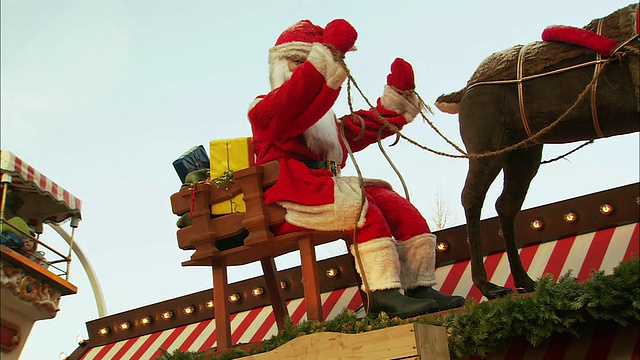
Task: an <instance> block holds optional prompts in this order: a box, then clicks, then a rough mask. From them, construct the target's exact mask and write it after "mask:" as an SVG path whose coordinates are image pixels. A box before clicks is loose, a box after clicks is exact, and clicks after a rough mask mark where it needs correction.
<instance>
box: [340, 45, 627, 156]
mask: <svg viewBox="0 0 640 360" xmlns="http://www.w3.org/2000/svg"><path fill="white" fill-rule="evenodd" d="M636 37H637V35H636V36H634V37H633V38H631V39H629V40H627V41H626V42H625V43H623V44H622V45H621V46H619V47H618V48H617V49H616V50H614V52H613V53H612V54H616V55H617V56H611V57H609V58H607V59H606V60H601V61H599V62H598V61H590V62H587V63H583V64H578V65H574V66H571V67H568V68H563V69H558V70H553V71H549V72H546V73H541V74H535V75H531V76H526V77H523V78H522V79H520V80H498V81H491V82H481V83H475V84H473V85H471V87H474V86H479V85H497V84H513V83H516V82H518V81H527V80H532V79H535V78H539V77H542V76H546V75H552V74H556V73H559V72H564V71H568V70H572V69H576V68H580V67H584V66H588V65H593V64H596V63H602V66H600V68H599V69H598V71H597V73H594V76H593V78H592V80H591V81H590V82H589V83H588V84H587V85H586V87H585V89H584V90H583V91H582V92H581V93H580V94H579V95H578V98H577V99H576V101H575V102H574V103H573V105H571V106H570V107H569V108H568V109H567V110H566V111H565V112H564V113H563V114H562V115H561V116H560V117H558V118H557V119H556V120H555V121H554V122H552V123H551V124H549V125H547V126H546V127H544V128H542V129H540V130H539V131H538V132H536V133H535V134H533V135H532V136H531V137H528V138H526V139H524V140H522V141H520V142H518V143H516V144H514V145H511V146H509V147H506V148H503V149H500V150H496V151H489V152H484V153H479V154H467V153H465V152H464V151H463V150H462V149H460V148H459V147H458V146H455V144H453V143H452V142H451V141H450V140H449V139H447V138H446V137H445V136H443V135H442V134H441V133H440V132H439V131H437V133H438V134H439V135H440V136H441V137H442V138H443V139H445V141H447V143H449V144H450V145H452V146H453V147H454V148H456V150H458V151H459V152H460V153H462V155H455V154H449V153H445V152H442V151H437V150H434V149H431V148H429V147H427V146H425V145H422V144H420V143H419V142H417V141H415V140H413V139H411V138H409V137H407V136H406V135H404V134H403V133H402V132H401V131H399V130H397V128H396V127H395V126H393V125H391V124H389V123H388V122H387V120H386V119H384V118H383V117H382V116H381V115H380V114H379V113H378V112H377V111H376V110H375V107H374V106H373V104H372V103H371V102H370V101H369V99H368V98H367V97H366V95H364V93H363V92H362V90H361V89H360V87H359V86H358V84H357V82H356V81H355V79H354V78H353V76H351V74H350V72H349V71H348V69H347V73H348V74H349V75H348V80H349V82H348V83H347V85H348V86H347V90H348V103H349V108H350V110H351V112H352V113H353V105H352V99H351V91H350V86H351V83H352V84H353V86H355V88H356V89H357V90H358V92H359V93H360V95H361V96H362V97H363V99H364V100H365V101H366V102H367V104H368V105H369V107H371V108H372V109H373V111H374V113H375V114H376V116H377V117H378V119H379V120H380V121H382V122H383V123H385V124H387V125H388V127H389V129H391V130H392V131H394V132H396V133H397V134H398V136H400V137H401V138H403V139H405V140H407V141H408V142H409V143H411V144H413V145H415V146H417V147H419V148H421V149H423V150H427V151H429V152H432V153H434V154H436V155H441V156H445V157H451V158H468V159H481V158H485V157H489V156H498V155H502V154H505V153H507V152H511V151H514V150H517V149H519V148H522V147H525V146H526V145H529V144H530V143H535V142H537V141H538V139H540V137H542V136H543V135H545V134H547V133H548V132H549V131H551V130H552V129H553V128H555V127H556V126H557V125H558V124H559V123H560V122H562V121H563V120H565V119H566V117H567V116H568V115H569V114H570V113H571V112H572V111H573V110H574V109H575V108H576V107H577V106H578V105H579V104H580V103H581V102H582V101H583V100H584V98H585V97H586V96H587V94H588V93H589V91H591V90H592V87H593V85H594V82H595V81H596V80H597V79H598V78H599V76H600V74H602V72H603V71H604V69H605V68H606V65H608V64H609V63H610V62H612V61H614V60H620V59H622V57H624V56H626V55H628V52H622V53H620V52H618V51H619V50H620V49H622V48H623V47H625V46H624V45H625V44H626V43H628V42H629V41H631V40H633V39H634V38H636ZM625 48H626V47H625ZM631 52H634V53H635V52H637V50H635V51H631ZM341 62H342V64H343V66H346V65H344V61H341ZM413 93H415V94H416V95H417V96H418V98H419V99H420V97H419V95H418V94H417V92H415V91H413ZM420 101H422V100H421V99H420ZM420 115H421V116H422V117H423V119H425V121H427V122H428V123H429V124H430V125H431V126H432V128H435V126H433V125H432V123H431V122H430V121H429V120H428V117H427V116H426V115H425V111H424V110H422V109H420Z"/></svg>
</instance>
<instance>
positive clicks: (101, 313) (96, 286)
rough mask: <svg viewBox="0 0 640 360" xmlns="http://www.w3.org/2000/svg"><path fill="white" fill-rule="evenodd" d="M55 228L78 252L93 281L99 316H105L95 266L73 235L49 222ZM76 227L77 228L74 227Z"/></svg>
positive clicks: (105, 310)
mask: <svg viewBox="0 0 640 360" xmlns="http://www.w3.org/2000/svg"><path fill="white" fill-rule="evenodd" d="M48 225H49V226H51V227H52V228H53V230H55V231H56V232H57V233H58V234H60V236H62V238H63V239H64V240H65V241H66V242H67V243H68V244H69V247H70V248H71V249H72V250H73V252H75V253H76V256H78V260H80V263H81V264H82V267H83V268H84V271H85V273H86V274H87V277H88V278H89V282H90V283H91V289H92V290H93V297H95V299H96V305H97V307H98V316H100V317H104V316H106V315H107V309H106V306H105V301H104V296H103V295H102V289H100V283H98V279H97V278H96V275H95V273H94V272H93V268H92V267H91V264H90V263H89V260H87V258H86V256H84V253H83V252H82V250H81V249H80V247H79V246H78V244H77V243H74V242H73V240H72V237H71V236H70V235H69V234H68V233H67V232H66V231H65V230H64V229H63V228H62V227H60V225H58V224H48ZM74 229H75V228H74Z"/></svg>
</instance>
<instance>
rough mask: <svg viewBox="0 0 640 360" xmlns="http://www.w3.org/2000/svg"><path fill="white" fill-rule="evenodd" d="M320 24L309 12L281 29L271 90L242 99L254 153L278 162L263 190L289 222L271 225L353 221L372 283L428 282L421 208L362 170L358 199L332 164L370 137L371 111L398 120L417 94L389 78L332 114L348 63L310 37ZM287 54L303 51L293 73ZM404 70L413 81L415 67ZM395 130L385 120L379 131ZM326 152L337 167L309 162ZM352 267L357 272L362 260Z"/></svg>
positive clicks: (405, 117)
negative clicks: (343, 112)
mask: <svg viewBox="0 0 640 360" xmlns="http://www.w3.org/2000/svg"><path fill="white" fill-rule="evenodd" d="M323 30H324V29H322V28H321V27H319V26H317V25H314V24H312V23H311V22H310V21H308V20H304V21H301V22H298V23H296V24H294V25H293V26H292V27H290V28H289V29H287V30H285V32H284V33H283V34H282V35H281V36H280V37H279V39H278V41H277V42H276V45H275V46H274V47H273V48H272V49H271V50H270V54H269V62H270V65H271V83H272V89H273V90H272V91H271V92H270V93H268V94H266V95H262V96H258V97H257V98H256V100H255V101H254V102H253V103H252V104H251V106H250V109H249V120H250V122H251V127H252V131H253V143H254V148H255V152H256V155H257V160H256V163H258V164H263V163H266V162H269V161H272V160H277V161H278V162H279V163H280V173H279V176H278V180H277V182H276V183H275V184H274V185H273V186H272V187H271V188H269V189H267V190H266V191H265V202H266V203H267V204H272V203H277V204H279V205H281V206H282V207H284V208H285V209H286V210H287V214H286V221H287V223H286V224H284V225H283V226H282V227H280V228H278V229H276V231H277V232H278V233H279V234H282V233H285V232H288V231H293V230H296V229H299V228H307V229H316V230H324V231H330V230H346V231H349V232H351V233H353V231H354V227H355V226H356V224H357V226H358V231H357V239H356V240H357V242H358V250H359V253H360V258H361V260H362V266H363V268H364V273H365V274H366V277H367V280H368V284H369V288H370V289H369V290H370V291H376V290H384V289H400V288H405V289H407V288H414V287H417V286H427V287H431V286H433V285H435V284H436V280H435V276H434V259H435V236H434V235H433V234H431V233H430V230H429V227H428V225H427V222H426V221H425V219H424V218H423V217H422V216H421V214H420V213H419V212H418V210H417V209H416V208H415V207H414V206H413V205H412V204H411V203H410V202H409V201H407V200H406V199H405V198H403V197H402V196H400V195H398V194H397V193H395V192H394V191H393V190H392V189H391V188H390V186H388V184H386V183H385V182H383V181H372V180H366V179H365V181H364V183H365V187H364V191H365V195H366V196H365V198H366V200H365V201H364V203H362V189H361V186H360V180H359V179H358V178H357V177H347V176H339V173H338V172H339V169H340V168H344V167H345V166H346V160H347V156H348V152H347V149H346V146H345V143H344V141H345V140H346V141H347V142H348V145H349V146H350V148H351V149H352V151H353V152H357V151H359V150H362V149H364V148H366V147H367V146H368V145H370V144H372V143H375V142H377V141H378V132H379V130H380V129H381V128H382V127H383V126H384V123H383V122H382V121H381V120H380V119H379V118H378V115H377V114H376V112H377V113H378V114H379V115H381V116H382V117H384V119H385V120H386V121H387V122H388V123H389V124H391V125H393V126H395V127H397V128H398V129H402V127H403V126H404V125H406V124H407V123H409V122H411V121H412V120H413V119H414V117H415V116H416V115H417V114H418V113H419V108H418V105H417V104H418V101H417V96H415V94H414V95H412V96H408V97H405V96H403V95H402V94H401V93H400V92H398V91H397V90H396V89H394V88H393V87H392V86H387V87H385V89H384V92H383V95H382V97H380V98H379V99H378V101H377V105H376V107H375V110H374V109H370V110H360V111H358V112H356V115H357V117H355V116H353V115H349V116H345V117H342V118H340V119H337V118H336V117H335V115H334V113H333V112H332V111H331V108H332V107H333V105H334V103H335V101H336V99H337V97H338V95H339V93H340V89H341V86H342V84H343V82H344V81H345V80H346V78H347V71H346V69H345V68H344V67H343V66H342V64H341V63H340V62H339V61H337V60H336V59H335V58H334V54H333V52H332V49H331V46H327V45H326V44H323V43H322V42H319V41H316V40H320V41H321V40H322V37H323ZM327 31H329V26H327ZM353 41H355V39H353ZM291 58H297V59H302V60H304V59H306V61H304V62H302V63H301V64H300V65H298V66H297V67H296V68H295V71H293V73H291V72H289V71H288V68H287V63H288V60H289V59H291ZM396 61H397V62H398V61H400V59H398V60H396ZM394 64H395V63H394ZM402 64H406V65H405V66H408V67H409V69H410V65H408V64H407V63H406V62H404V61H402ZM402 64H401V65H402ZM392 70H393V67H392ZM390 76H391V75H390ZM410 76H411V84H413V71H412V70H411V74H410ZM340 123H344V132H345V137H344V139H343V138H342V137H341V136H340ZM363 127H364V134H361V131H362V128H363ZM392 134H393V133H392V132H391V131H389V130H388V129H387V130H385V131H383V133H382V136H383V137H387V136H389V135H392ZM356 139H357V140H356ZM332 161H335V164H336V165H338V166H339V167H337V169H335V170H337V171H334V172H332V171H330V170H329V169H327V168H325V169H322V168H317V167H318V166H316V165H317V164H322V165H324V164H328V163H331V162H332ZM352 252H353V249H352ZM358 271H359V272H360V273H361V275H363V274H362V272H363V269H360V268H358Z"/></svg>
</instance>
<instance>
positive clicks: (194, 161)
mask: <svg viewBox="0 0 640 360" xmlns="http://www.w3.org/2000/svg"><path fill="white" fill-rule="evenodd" d="M173 168H174V169H176V172H177V173H178V177H180V181H182V183H183V184H184V180H185V178H186V177H187V174H189V173H190V172H192V171H196V170H201V169H207V168H209V156H208V155H207V152H206V150H205V149H204V146H202V145H198V146H194V147H192V148H191V149H189V150H187V152H185V153H184V154H182V155H181V156H180V157H179V158H178V159H176V160H175V161H174V162H173Z"/></svg>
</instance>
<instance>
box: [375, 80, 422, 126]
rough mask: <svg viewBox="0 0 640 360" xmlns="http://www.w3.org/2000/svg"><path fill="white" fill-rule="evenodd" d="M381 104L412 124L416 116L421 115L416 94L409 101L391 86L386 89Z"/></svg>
mask: <svg viewBox="0 0 640 360" xmlns="http://www.w3.org/2000/svg"><path fill="white" fill-rule="evenodd" d="M380 103H382V106H384V107H385V108H387V109H389V110H392V111H395V112H397V113H398V114H400V115H403V116H404V118H405V119H406V120H407V122H408V123H410V122H412V121H413V119H415V117H416V115H418V114H419V113H420V109H419V108H418V96H417V95H416V94H411V96H410V99H407V98H405V97H404V96H402V95H400V94H399V93H398V92H397V91H395V90H394V89H393V88H392V87H391V86H389V85H387V86H385V87H384V92H383V93H382V97H381V98H380Z"/></svg>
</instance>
